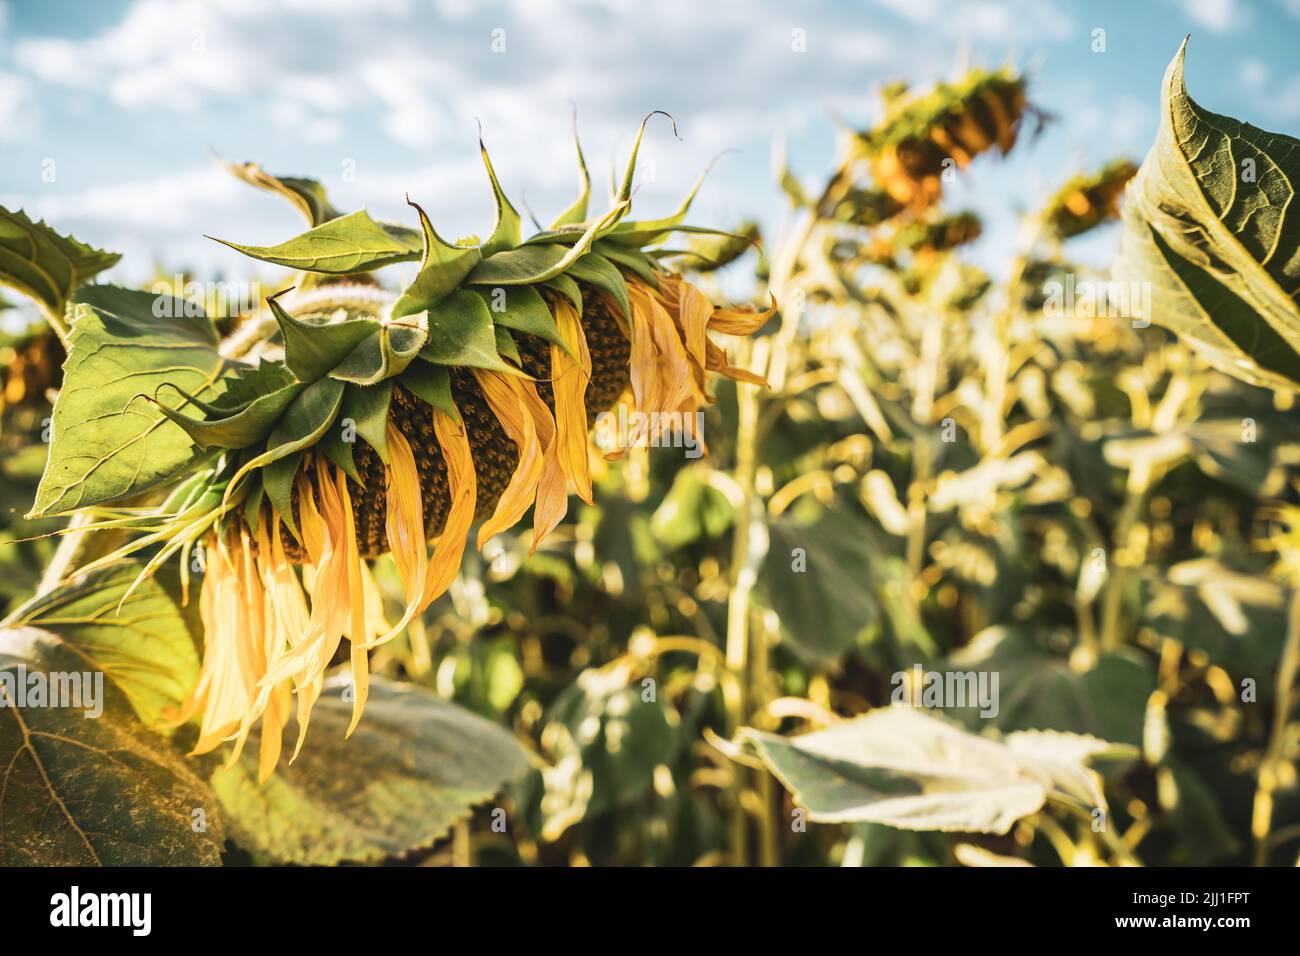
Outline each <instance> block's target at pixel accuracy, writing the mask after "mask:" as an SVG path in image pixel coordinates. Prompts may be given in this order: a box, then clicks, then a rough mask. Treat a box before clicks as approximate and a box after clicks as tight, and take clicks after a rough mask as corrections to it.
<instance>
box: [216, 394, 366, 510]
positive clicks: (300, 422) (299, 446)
mask: <svg viewBox="0 0 1300 956" xmlns="http://www.w3.org/2000/svg"><path fill="white" fill-rule="evenodd" d="M344 388H345V385H344V383H343V382H340V381H339V380H338V379H333V378H322V379H320V380H318V381H315V382H312V383H311V384H310V385H308V386H307V387H306V388H305V389H303V390H302V392H301V393H299V395H298V397H297V398H295V399H294V400H293V401H292V402H290V403H289V407H288V408H287V409H286V410H285V413H284V415H282V416H281V418H280V420H279V421H278V422H276V425H275V428H273V429H272V430H271V435H270V437H269V438H267V440H266V451H264V452H262V454H260V455H258V456H257V457H255V458H253V459H251V460H250V461H248V462H245V463H244V464H243V465H241V466H240V468H239V470H238V471H237V472H235V475H234V477H233V478H231V480H230V484H229V485H228V486H227V488H228V491H227V492H226V493H227V495H229V494H231V493H233V492H234V491H235V489H236V488H237V487H238V486H239V483H240V481H241V479H243V477H244V476H245V475H247V474H248V473H249V472H251V471H254V470H255V469H258V468H265V467H266V466H267V465H269V464H271V463H272V462H274V461H279V460H280V459H282V458H287V457H288V456H290V455H292V454H295V453H296V452H300V451H303V450H305V449H307V448H310V447H311V446H312V445H314V444H316V442H318V441H320V439H321V437H322V436H323V435H324V434H325V432H326V430H327V429H328V428H329V427H330V425H332V424H333V423H334V421H335V419H337V418H338V417H339V409H340V408H341V407H342V405H343V389H344Z"/></svg>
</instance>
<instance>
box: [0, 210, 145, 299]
mask: <svg viewBox="0 0 1300 956" xmlns="http://www.w3.org/2000/svg"><path fill="white" fill-rule="evenodd" d="M121 258H122V257H121V256H120V255H119V254H118V253H116V252H104V251H103V250H102V249H95V248H92V247H91V246H88V245H86V244H85V243H84V242H78V241H77V240H76V239H73V238H72V237H71V236H64V235H61V234H59V233H57V232H55V231H54V230H53V229H51V228H50V227H49V226H47V225H46V224H45V223H44V222H32V221H31V219H29V218H28V217H27V214H26V213H24V212H23V211H22V210H21V209H20V210H18V211H17V212H10V211H9V210H8V209H5V208H4V207H3V206H0V285H7V286H9V287H10V288H12V289H17V290H18V291H19V292H21V293H23V294H24V295H29V296H31V297H32V298H33V299H35V300H36V301H37V302H39V303H40V304H41V305H43V306H44V307H45V309H46V311H48V312H49V313H50V314H51V315H54V316H57V317H60V318H61V317H62V316H63V313H64V310H65V309H66V307H67V304H68V301H69V300H70V299H71V298H72V293H73V292H74V291H76V289H77V287H78V286H80V285H81V284H82V283H84V282H87V281H89V280H90V279H91V278H92V277H93V276H96V275H98V274H99V273H101V272H103V271H104V270H105V269H107V268H109V267H110V266H113V265H115V264H116V263H117V261H118V260H119V259H121Z"/></svg>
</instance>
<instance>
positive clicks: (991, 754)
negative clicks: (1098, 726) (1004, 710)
mask: <svg viewBox="0 0 1300 956" xmlns="http://www.w3.org/2000/svg"><path fill="white" fill-rule="evenodd" d="M741 739H742V741H744V742H745V743H746V744H748V745H749V746H752V747H753V748H754V749H755V750H756V751H757V752H758V755H759V756H760V757H761V758H762V760H763V762H764V763H765V764H767V766H768V769H770V770H771V771H772V773H773V774H775V775H776V777H777V778H778V779H779V780H780V781H781V782H782V783H783V784H784V785H785V787H786V789H788V790H789V791H790V792H791V794H792V795H793V796H794V799H795V802H796V803H798V804H799V805H801V806H803V807H805V808H807V810H808V816H809V819H812V820H815V821H818V822H822V823H847V822H869V823H883V824H886V825H888V826H892V827H898V828H900V829H905V830H946V831H963V832H973V833H1006V832H1007V831H1008V830H1010V829H1011V826H1012V825H1013V824H1014V823H1015V822H1016V821H1017V820H1019V819H1021V818H1022V817H1026V816H1029V815H1030V814H1032V813H1036V812H1038V810H1040V809H1041V808H1042V806H1043V804H1044V803H1045V802H1046V801H1047V799H1048V797H1049V796H1051V797H1054V798H1058V799H1064V800H1071V801H1074V802H1075V803H1076V804H1078V805H1080V806H1083V807H1086V808H1089V809H1091V808H1095V807H1105V798H1104V796H1103V795H1102V792H1101V787H1100V783H1099V781H1098V780H1097V778H1096V775H1095V774H1094V773H1093V772H1092V771H1090V770H1088V769H1087V768H1086V767H1085V766H1084V761H1085V760H1086V759H1088V758H1089V757H1093V756H1098V755H1103V754H1107V753H1115V752H1117V751H1116V748H1115V747H1114V746H1113V745H1111V744H1108V743H1106V742H1105V741H1102V740H1097V739H1096V738H1094V737H1083V736H1078V735H1074V734H1058V733H1051V732H1037V731H1036V732H1032V733H1025V734H1012V735H1010V736H1009V737H1007V738H1006V740H1005V741H1002V742H999V741H995V740H989V739H987V738H984V737H977V736H975V735H974V734H969V733H967V732H965V731H963V730H959V729H957V728H956V727H952V726H950V725H949V724H947V723H945V722H943V721H942V720H939V719H937V718H935V717H931V716H928V715H926V714H924V713H922V712H921V711H919V710H912V709H910V708H901V707H893V708H885V709H881V710H876V711H872V712H871V713H869V714H867V715H866V716H864V717H859V718H856V719H854V720H846V721H843V722H841V723H837V724H835V725H833V726H831V727H829V728H827V729H826V730H819V731H815V732H814V733H810V734H805V735H803V736H800V737H778V736H775V735H773V734H767V733H762V732H760V731H757V730H751V729H744V730H742V732H741Z"/></svg>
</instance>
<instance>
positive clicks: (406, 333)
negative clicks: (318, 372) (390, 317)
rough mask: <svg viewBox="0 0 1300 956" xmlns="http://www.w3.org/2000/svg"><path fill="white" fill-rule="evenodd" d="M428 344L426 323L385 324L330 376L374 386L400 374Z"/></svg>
mask: <svg viewBox="0 0 1300 956" xmlns="http://www.w3.org/2000/svg"><path fill="white" fill-rule="evenodd" d="M427 340H428V334H427V333H426V332H425V330H424V320H423V319H421V320H420V321H418V322H417V321H415V320H414V319H409V318H408V319H406V320H404V321H403V322H400V323H398V322H384V323H382V324H381V325H380V327H379V328H378V329H377V330H376V331H375V332H373V333H371V335H370V336H369V337H367V338H365V339H363V340H362V341H361V342H359V343H357V345H356V347H355V348H353V350H352V351H351V352H349V353H348V354H347V356H345V357H344V359H343V361H341V362H339V364H338V365H336V366H335V367H334V369H333V371H331V372H330V375H331V376H333V377H334V378H338V379H342V380H343V381H346V382H355V383H356V384H358V385H374V384H375V383H377V382H381V381H383V380H384V379H386V378H391V377H392V376H394V375H398V374H400V373H401V372H402V371H403V370H404V369H405V368H406V366H408V365H410V364H411V362H412V361H414V359H415V357H416V356H417V355H419V354H420V349H421V348H423V347H424V343H425V342H426V341H427Z"/></svg>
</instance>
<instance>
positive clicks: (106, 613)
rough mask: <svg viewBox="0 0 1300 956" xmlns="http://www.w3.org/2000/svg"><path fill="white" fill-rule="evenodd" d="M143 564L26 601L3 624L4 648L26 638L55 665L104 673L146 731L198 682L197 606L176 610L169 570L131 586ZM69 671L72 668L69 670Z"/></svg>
mask: <svg viewBox="0 0 1300 956" xmlns="http://www.w3.org/2000/svg"><path fill="white" fill-rule="evenodd" d="M143 567H144V564H143V563H142V562H139V561H135V560H129V559H128V560H124V561H121V562H119V563H117V564H114V565H112V566H110V567H107V568H103V569H101V570H99V571H92V572H90V573H89V574H85V575H80V576H78V577H76V578H74V579H73V580H71V581H69V582H67V583H65V584H62V585H60V586H59V587H56V588H54V589H53V590H51V591H48V592H46V593H45V594H41V595H37V596H36V597H34V598H32V599H31V600H30V601H28V602H27V603H26V604H24V605H23V606H22V607H20V608H19V609H18V610H16V611H14V613H13V614H11V615H9V617H8V618H7V619H6V620H5V622H4V623H5V628H6V629H7V630H6V631H4V632H3V633H5V634H6V635H7V640H8V642H9V644H8V645H7V646H9V647H10V648H12V647H15V646H17V645H18V644H19V643H21V641H20V637H30V638H32V639H33V640H35V641H37V642H38V643H39V644H40V646H41V648H42V652H41V659H42V660H44V661H46V662H47V663H50V664H51V666H53V664H54V662H55V661H57V662H58V666H59V667H63V666H64V665H68V666H69V668H71V669H74V670H77V669H93V670H95V671H100V672H102V673H103V674H104V676H105V679H106V680H108V681H111V682H112V683H113V684H114V685H115V686H116V687H117V689H118V690H119V691H121V693H122V695H123V697H124V698H125V700H126V701H127V702H128V703H129V704H130V706H131V708H132V709H133V710H134V711H135V714H136V716H137V717H138V718H139V719H140V720H141V721H142V722H143V723H144V724H145V725H146V726H149V727H151V728H155V729H156V728H157V725H158V724H160V723H161V722H162V721H163V711H164V709H166V708H175V707H179V706H180V705H181V704H182V703H184V702H185V700H186V699H187V698H188V697H189V694H190V691H191V690H192V689H193V687H194V682H195V681H197V680H198V676H199V657H198V652H197V651H196V649H195V647H196V643H197V641H198V639H199V634H200V631H201V630H202V626H201V624H200V623H199V621H198V615H197V605H195V604H191V606H189V607H186V608H182V607H181V604H180V585H179V582H178V575H177V574H176V573H175V569H174V568H162V569H160V570H159V571H158V572H157V573H156V574H155V575H153V576H152V577H149V578H146V579H144V580H143V581H141V582H140V583H139V584H138V586H136V588H135V590H134V591H132V592H131V595H130V596H129V597H127V598H126V599H125V600H123V596H124V595H125V594H126V593H127V590H128V589H129V588H130V587H131V586H132V584H134V583H135V582H136V576H137V575H138V574H139V573H140V571H141V569H142V568H143ZM74 665H75V666H74Z"/></svg>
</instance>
